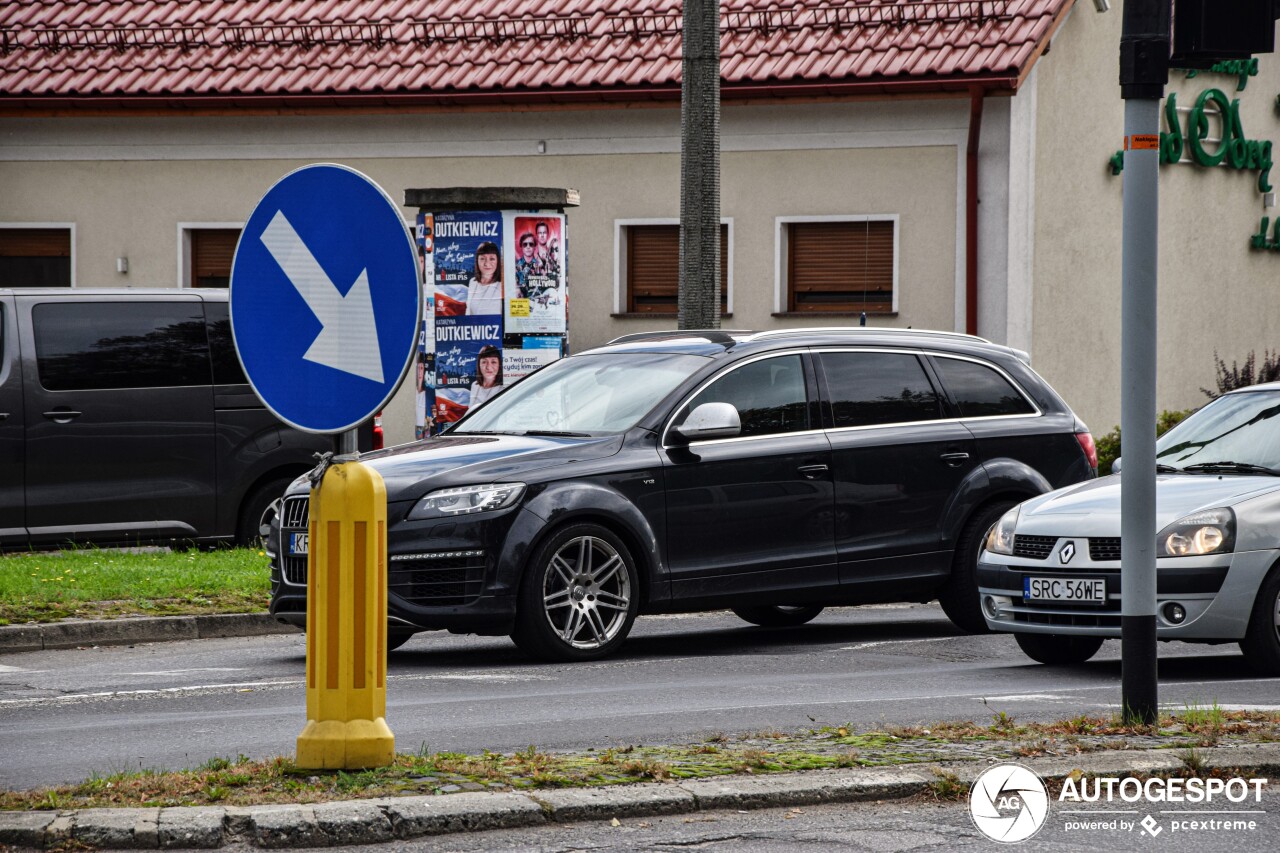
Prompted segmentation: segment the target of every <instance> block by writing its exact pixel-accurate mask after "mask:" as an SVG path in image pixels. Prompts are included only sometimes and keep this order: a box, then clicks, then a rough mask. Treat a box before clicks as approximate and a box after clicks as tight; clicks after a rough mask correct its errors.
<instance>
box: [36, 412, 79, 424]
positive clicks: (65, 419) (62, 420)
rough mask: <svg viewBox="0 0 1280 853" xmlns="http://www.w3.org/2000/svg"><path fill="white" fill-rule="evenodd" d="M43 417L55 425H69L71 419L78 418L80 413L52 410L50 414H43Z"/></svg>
mask: <svg viewBox="0 0 1280 853" xmlns="http://www.w3.org/2000/svg"><path fill="white" fill-rule="evenodd" d="M44 416H45V417H46V418H48V419H49V420H51V421H53V422H54V423H55V424H69V423H71V421H72V419H73V418H78V417H80V412H73V411H71V410H70V409H54V410H53V411H52V412H45V413H44Z"/></svg>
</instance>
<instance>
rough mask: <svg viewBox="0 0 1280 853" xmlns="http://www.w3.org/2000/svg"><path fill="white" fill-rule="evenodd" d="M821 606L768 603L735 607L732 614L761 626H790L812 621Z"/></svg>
mask: <svg viewBox="0 0 1280 853" xmlns="http://www.w3.org/2000/svg"><path fill="white" fill-rule="evenodd" d="M822 611H823V608H822V607H819V606H817V605H789V604H770V605H766V606H764V607H735V608H733V612H734V615H736V616H737V617H738V618H739V619H742V620H743V621H746V622H750V623H751V624H752V625H759V626H760V627H761V628H792V627H795V626H796V625H803V624H804V623H806V622H812V621H813V620H814V618H815V617H817V615H818V614H819V613H821V612H822Z"/></svg>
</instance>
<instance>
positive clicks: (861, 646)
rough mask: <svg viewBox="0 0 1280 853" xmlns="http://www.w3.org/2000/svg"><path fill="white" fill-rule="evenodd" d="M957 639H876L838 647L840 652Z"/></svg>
mask: <svg viewBox="0 0 1280 853" xmlns="http://www.w3.org/2000/svg"><path fill="white" fill-rule="evenodd" d="M954 639H956V638H955V637H926V638H924V639H922V640H874V641H872V642H870V643H858V644H857V645H856V646H841V647H840V648H838V649H836V651H838V652H857V651H861V650H863V649H871V648H875V647H876V646H894V645H906V644H907V643H945V642H950V641H952V640H954Z"/></svg>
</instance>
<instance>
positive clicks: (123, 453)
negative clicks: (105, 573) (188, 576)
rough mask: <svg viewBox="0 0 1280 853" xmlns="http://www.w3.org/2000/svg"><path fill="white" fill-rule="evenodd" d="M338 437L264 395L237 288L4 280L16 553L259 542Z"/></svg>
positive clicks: (1, 447) (3, 382)
mask: <svg viewBox="0 0 1280 853" xmlns="http://www.w3.org/2000/svg"><path fill="white" fill-rule="evenodd" d="M331 447H332V442H331V440H330V439H329V438H328V437H327V436H318V435H310V434H307V433H303V432H300V431H298V430H295V429H293V428H291V427H288V426H286V425H285V424H283V423H281V422H280V421H279V420H278V419H276V417H275V416H274V415H272V414H271V412H270V411H268V410H267V409H266V408H265V407H264V406H263V405H262V402H261V401H260V400H259V399H258V397H257V396H256V395H255V394H254V393H253V390H252V388H251V387H250V386H249V385H248V384H247V381H246V379H245V377H244V374H243V372H242V371H241V368H240V363H239V361H238V359H237V358H236V354H235V349H234V346H233V344H232V340H231V324H230V321H229V319H228V304H227V291H226V290H203V289H202V290H177V289H159V288H157V289H142V288H139V289H115V290H88V289H80V288H77V289H66V288H57V289H54V288H49V289H45V288H30V289H13V290H3V289H0V549H4V550H16V549H22V548H27V547H50V546H55V545H60V544H63V543H67V542H94V543H98V544H119V543H136V542H183V543H186V542H190V543H195V544H197V545H212V544H216V543H221V542H225V543H229V542H232V541H234V542H237V543H240V544H247V543H249V542H251V541H254V540H256V539H257V538H258V537H259V536H260V532H259V531H260V529H262V528H263V527H264V526H265V525H266V524H267V523H268V522H269V520H270V516H271V513H272V511H273V507H274V506H275V505H276V504H277V502H278V500H279V498H280V495H281V494H282V493H283V492H284V489H285V487H286V486H287V485H288V484H289V482H290V481H291V480H293V479H294V478H295V477H297V476H298V475H299V474H301V473H303V472H304V471H306V470H307V469H309V468H311V467H312V466H313V465H314V464H315V461H314V459H313V454H314V453H316V452H317V451H324V450H328V449H331Z"/></svg>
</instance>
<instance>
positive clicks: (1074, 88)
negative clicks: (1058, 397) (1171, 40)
mask: <svg viewBox="0 0 1280 853" xmlns="http://www.w3.org/2000/svg"><path fill="white" fill-rule="evenodd" d="M1120 25H1121V16H1120V10H1119V9H1113V10H1112V11H1111V12H1109V13H1107V14H1101V15H1100V14H1097V13H1095V12H1094V10H1093V8H1092V7H1091V6H1090V5H1089V4H1077V7H1076V9H1075V10H1074V12H1073V13H1072V15H1071V17H1070V18H1069V19H1068V20H1067V22H1066V23H1065V24H1064V25H1063V27H1062V28H1061V30H1060V31H1059V32H1058V34H1057V36H1056V37H1055V39H1054V41H1053V48H1052V50H1051V52H1050V53H1049V55H1048V56H1045V57H1044V58H1043V59H1042V60H1041V62H1040V65H1039V68H1038V73H1037V78H1038V79H1037V96H1038V109H1037V132H1036V139H1037V170H1036V183H1035V211H1036V213H1035V216H1036V224H1037V228H1036V238H1035V256H1034V265H1033V268H1034V277H1035V301H1034V307H1033V329H1032V340H1033V345H1032V355H1033V359H1034V364H1035V366H1036V368H1037V369H1038V370H1039V371H1040V372H1041V373H1042V374H1043V375H1044V376H1045V378H1046V379H1048V380H1049V381H1050V382H1051V383H1052V384H1053V385H1054V386H1055V387H1056V388H1057V389H1058V390H1059V391H1060V392H1061V393H1062V394H1063V396H1064V397H1066V398H1067V401H1068V402H1069V403H1070V404H1071V405H1072V407H1073V408H1075V409H1076V411H1077V412H1078V413H1079V414H1080V415H1081V416H1082V417H1084V418H1085V419H1086V420H1087V421H1088V423H1089V425H1090V427H1091V428H1092V429H1093V431H1094V433H1095V434H1097V433H1102V432H1107V431H1109V430H1110V429H1111V428H1112V427H1113V426H1114V425H1115V424H1117V423H1119V420H1120V391H1119V388H1120V331H1121V316H1120V293H1121V278H1120V254H1121V239H1122V231H1121V186H1122V181H1123V179H1122V178H1121V177H1112V176H1111V174H1110V171H1109V169H1108V168H1107V160H1108V158H1109V157H1110V156H1111V155H1112V154H1113V153H1114V152H1115V151H1116V150H1117V149H1119V148H1120V147H1121V146H1122V145H1123V132H1124V106H1123V102H1122V101H1121V99H1120V88H1119V84H1118V82H1117V80H1118V55H1119V40H1120ZM1259 72H1260V73H1259V76H1257V77H1252V78H1250V79H1249V80H1248V83H1247V86H1246V89H1245V90H1244V91H1243V92H1237V91H1236V82H1237V81H1236V78H1235V77H1234V76H1227V75H1222V74H1202V75H1201V76H1198V77H1196V78H1194V79H1187V77H1186V75H1185V73H1183V72H1180V71H1174V72H1172V73H1171V74H1170V84H1169V86H1168V89H1167V91H1168V92H1176V93H1177V100H1178V105H1179V106H1180V107H1184V106H1185V107H1189V106H1192V105H1193V104H1194V103H1195V99H1196V98H1197V97H1198V96H1199V94H1200V93H1201V92H1203V91H1204V90H1205V89H1206V88H1210V87H1213V88H1217V89H1220V90H1222V91H1223V92H1224V93H1225V94H1226V95H1227V96H1228V98H1239V99H1240V108H1241V109H1240V112H1241V120H1242V125H1243V127H1244V130H1245V135H1246V137H1247V138H1249V139H1270V140H1278V141H1280V112H1277V110H1276V107H1275V102H1276V96H1277V93H1280V58H1277V57H1276V56H1275V55H1274V54H1273V55H1266V56H1261V57H1259ZM1161 115H1162V118H1161V129H1162V130H1165V129H1167V128H1166V126H1165V124H1164V120H1163V110H1162V113H1161ZM1185 115H1186V114H1185V113H1183V120H1182V121H1183V125H1182V126H1183V131H1184V133H1185V130H1186V118H1185ZM1215 135H1216V134H1215ZM1206 144H1207V145H1208V143H1206ZM1276 153H1277V154H1280V151H1277V152H1276ZM1256 182H1257V172H1247V171H1237V170H1235V169H1229V168H1227V167H1225V166H1220V167H1216V168H1205V167H1202V166H1198V165H1190V164H1186V163H1183V164H1170V165H1165V166H1162V167H1161V169H1160V208H1159V216H1160V266H1159V270H1158V276H1159V279H1158V281H1159V315H1158V321H1159V322H1158V335H1159V345H1158V352H1157V358H1158V376H1159V379H1158V383H1157V405H1158V406H1159V407H1160V408H1167V409H1180V408H1188V407H1192V406H1199V405H1201V404H1203V403H1205V402H1206V400H1207V398H1206V397H1205V396H1204V394H1202V393H1201V392H1200V390H1199V389H1200V388H1201V387H1209V388H1212V387H1214V361H1213V358H1214V351H1215V350H1216V351H1217V352H1218V354H1219V355H1220V356H1222V357H1223V358H1224V359H1225V360H1226V361H1227V362H1228V363H1230V362H1231V361H1232V360H1239V361H1243V360H1244V358H1245V357H1246V356H1247V355H1248V353H1249V352H1250V351H1256V352H1257V353H1258V356H1259V357H1260V358H1261V356H1262V351H1263V350H1264V349H1268V348H1270V349H1274V348H1277V347H1280V252H1262V251H1256V250H1251V249H1250V248H1249V237H1250V235H1252V234H1254V233H1255V232H1256V231H1257V230H1258V225H1259V220H1260V219H1261V218H1262V217H1263V216H1270V217H1271V220H1272V222H1274V221H1275V218H1276V216H1277V214H1280V210H1277V209H1276V208H1271V209H1266V208H1264V206H1263V196H1262V195H1261V194H1260V193H1259V192H1258V189H1257V187H1256ZM1271 182H1272V184H1274V185H1276V186H1277V187H1280V169H1274V170H1273V172H1272V176H1271Z"/></svg>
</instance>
